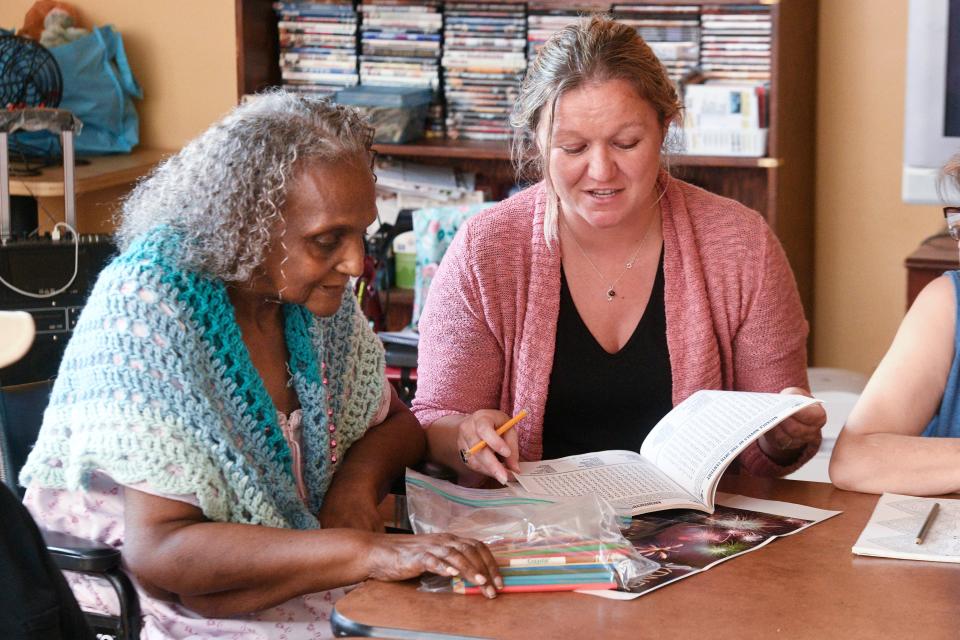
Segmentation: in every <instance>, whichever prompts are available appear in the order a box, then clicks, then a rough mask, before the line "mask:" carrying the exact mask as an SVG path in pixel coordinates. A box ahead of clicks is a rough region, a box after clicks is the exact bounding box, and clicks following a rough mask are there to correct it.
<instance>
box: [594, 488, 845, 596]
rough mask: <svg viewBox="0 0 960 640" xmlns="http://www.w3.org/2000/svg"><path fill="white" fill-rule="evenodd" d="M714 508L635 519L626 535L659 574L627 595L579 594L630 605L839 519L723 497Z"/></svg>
mask: <svg viewBox="0 0 960 640" xmlns="http://www.w3.org/2000/svg"><path fill="white" fill-rule="evenodd" d="M716 502H717V508H716V510H715V511H714V512H713V513H712V514H707V513H701V512H699V511H689V510H684V511H669V512H661V513H649V514H646V515H642V516H638V517H636V518H634V519H633V523H632V524H631V526H630V528H629V529H628V530H627V531H625V532H624V535H625V536H626V538H627V539H628V540H630V542H631V543H633V546H634V548H635V549H636V550H637V551H639V552H640V554H641V555H642V556H644V557H645V558H649V559H650V560H653V561H654V562H656V563H658V564H659V565H660V568H659V569H657V570H656V571H654V572H653V573H651V574H649V575H648V576H647V577H646V578H645V579H644V581H643V584H642V585H639V586H637V587H634V588H633V590H632V591H631V592H626V591H590V590H585V591H582V593H589V594H591V595H596V596H600V597H603V598H609V599H613V600H633V599H634V598H639V597H640V596H642V595H644V594H647V593H650V592H651V591H654V590H656V589H659V588H660V587H664V586H666V585H668V584H670V583H672V582H676V581H677V580H682V579H683V578H688V577H690V576H692V575H696V574H698V573H701V572H703V571H707V570H708V569H711V568H713V567H715V566H716V565H718V564H720V563H721V562H726V561H727V560H731V559H733V558H736V557H737V556H741V555H743V554H745V553H750V552H751V551H756V550H757V549H760V548H761V547H764V546H766V545H768V544H770V543H771V542H773V541H774V540H776V539H777V538H780V537H783V536H789V535H793V534H796V533H800V532H801V531H803V530H804V529H806V528H807V527H812V526H813V525H815V524H818V523H820V522H823V521H824V520H827V519H829V518H832V517H833V516H835V515H837V514H839V513H840V512H839V511H827V510H825V509H816V508H814V507H808V506H806V505H802V504H793V503H790V502H780V501H776V500H761V499H758V498H748V497H745V496H739V495H733V494H727V493H718V494H717V499H716Z"/></svg>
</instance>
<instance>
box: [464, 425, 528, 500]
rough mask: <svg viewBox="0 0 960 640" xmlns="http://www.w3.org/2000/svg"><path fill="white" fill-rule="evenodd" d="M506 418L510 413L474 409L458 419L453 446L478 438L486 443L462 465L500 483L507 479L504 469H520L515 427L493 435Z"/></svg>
mask: <svg viewBox="0 0 960 640" xmlns="http://www.w3.org/2000/svg"><path fill="white" fill-rule="evenodd" d="M509 419H510V416H508V415H507V414H505V413H504V412H502V411H497V410H495V409H482V410H480V411H475V412H473V413H471V414H470V415H468V416H467V417H466V418H465V419H464V420H463V422H461V423H460V427H459V430H458V434H457V446H458V447H459V448H460V450H461V451H464V450H467V449H469V448H470V447H472V446H473V445H475V444H477V443H478V442H480V441H481V440H483V441H485V442H486V443H487V446H486V447H484V448H483V449H481V450H480V451H477V452H476V453H474V454H473V455H471V456H469V457H468V458H467V460H466V465H467V467H468V468H469V469H470V470H471V471H475V472H477V473H482V474H483V475H485V476H490V477H492V478H496V479H497V481H499V482H500V484H506V483H507V480H508V479H509V476H508V475H507V470H508V469H509V470H510V471H515V472H519V471H520V466H519V464H518V463H519V461H520V453H519V447H518V443H517V432H516V430H514V429H511V430H510V431H507V432H506V433H505V434H503V436H498V435H497V427H499V426H500V425H502V424H503V423H504V422H506V421H507V420H509Z"/></svg>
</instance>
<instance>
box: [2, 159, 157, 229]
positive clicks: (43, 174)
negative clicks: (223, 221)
mask: <svg viewBox="0 0 960 640" xmlns="http://www.w3.org/2000/svg"><path fill="white" fill-rule="evenodd" d="M172 153H173V152H171V151H161V150H158V149H142V148H137V149H134V150H133V151H132V152H131V153H125V154H117V155H111V156H91V157H87V158H85V160H86V161H87V162H86V163H81V162H78V163H77V165H76V170H75V180H74V188H75V191H76V195H77V202H76V206H77V226H78V229H79V231H80V232H81V233H111V232H112V231H113V216H114V214H115V213H116V212H117V209H118V205H119V203H120V201H121V200H122V199H123V198H124V197H125V196H126V195H127V193H128V192H129V190H130V188H131V186H132V185H133V184H134V183H135V182H136V181H137V180H139V179H140V178H142V177H143V176H145V175H147V174H148V173H150V171H151V170H153V168H154V167H155V166H156V165H157V163H159V162H160V161H161V160H163V159H164V158H166V157H167V156H169V155H171V154H172ZM10 195H13V196H30V197H33V198H36V200H37V203H38V204H39V207H40V212H39V223H40V231H41V232H45V231H49V230H50V228H51V226H52V224H53V222H54V221H55V220H63V219H64V206H63V167H62V166H56V167H46V168H44V169H42V170H41V171H40V175H37V176H11V177H10Z"/></svg>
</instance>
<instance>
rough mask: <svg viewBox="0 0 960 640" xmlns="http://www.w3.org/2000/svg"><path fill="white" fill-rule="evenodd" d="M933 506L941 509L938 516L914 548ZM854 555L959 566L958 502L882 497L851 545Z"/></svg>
mask: <svg viewBox="0 0 960 640" xmlns="http://www.w3.org/2000/svg"><path fill="white" fill-rule="evenodd" d="M935 502H936V503H938V504H939V505H940V506H939V508H938V510H937V514H936V516H935V517H934V519H933V522H932V524H931V525H930V527H929V529H928V530H927V532H926V535H925V536H924V538H923V543H921V544H917V543H916V539H917V533H919V531H920V529H921V527H923V523H924V521H925V520H926V518H927V514H929V513H930V508H931V507H932V506H933V503H935ZM853 552H854V553H856V554H858V555H861V556H877V557H880V558H903V559H905V560H929V561H931V562H956V563H960V500H952V499H950V498H917V497H914V496H902V495H899V494H896V493H885V494H883V495H882V496H880V500H878V501H877V506H876V507H875V508H874V510H873V515H871V516H870V521H869V522H868V523H867V526H866V528H864V530H863V533H861V534H860V537H859V538H858V539H857V541H856V543H854V545H853Z"/></svg>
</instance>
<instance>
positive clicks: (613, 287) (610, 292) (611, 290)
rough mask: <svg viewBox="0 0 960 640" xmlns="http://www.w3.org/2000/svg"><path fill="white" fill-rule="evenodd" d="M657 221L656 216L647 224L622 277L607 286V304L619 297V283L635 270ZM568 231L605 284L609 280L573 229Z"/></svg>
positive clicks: (622, 271)
mask: <svg viewBox="0 0 960 640" xmlns="http://www.w3.org/2000/svg"><path fill="white" fill-rule="evenodd" d="M655 221H656V216H654V219H653V220H651V221H650V222H649V223H648V224H647V230H646V231H644V232H643V237H642V238H640V244H638V245H637V248H636V250H635V251H634V252H633V255H631V256H630V258H629V259H628V260H627V263H626V264H625V265H624V267H623V269H622V270H621V271H620V275H618V276H617V277H616V278H615V279H614V281H613V282H611V283H610V284H609V285H607V286H606V296H607V302H613V299H614V298H616V297H617V283H618V282H620V280H621V279H622V278H623V276H625V275H627V271H629V270H630V269H633V263H634V262H635V261H636V259H637V256H638V255H640V249H642V248H643V243H644V242H646V241H647V236H648V235H650V229H652V228H653V223H654V222H655ZM564 224H566V223H564ZM567 229H568V230H569V231H570V237H571V238H573V243H574V244H575V245H577V249H579V250H580V255H582V256H583V257H584V258H586V260H587V262H588V263H589V264H590V266H591V267H593V270H594V271H595V272H596V274H597V277H598V278H600V282H604V283H605V282H606V281H607V279H606V278H605V277H604V275H603V272H602V271H600V269H599V268H597V265H596V264H594V262H593V260H591V259H590V256H588V255H587V252H586V251H584V250H583V247H582V246H581V245H580V241H579V240H577V236H576V234H574V233H573V229H570V227H569V225H568V226H567Z"/></svg>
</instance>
